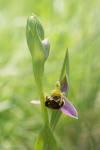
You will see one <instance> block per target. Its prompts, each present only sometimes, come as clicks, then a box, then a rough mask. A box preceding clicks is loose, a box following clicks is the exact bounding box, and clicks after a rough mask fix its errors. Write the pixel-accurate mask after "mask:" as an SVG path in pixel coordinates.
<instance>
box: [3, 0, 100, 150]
mask: <svg viewBox="0 0 100 150" xmlns="http://www.w3.org/2000/svg"><path fill="white" fill-rule="evenodd" d="M32 13H35V14H37V16H38V17H39V18H40V21H41V22H42V25H43V27H44V30H45V37H48V38H49V40H50V43H51V49H50V55H49V58H48V60H47V62H46V64H45V75H44V91H45V94H48V93H50V92H51V90H52V89H53V88H54V86H55V82H56V81H57V80H58V79H59V74H60V70H61V67H62V62H63V58H64V54H65V50H66V48H69V54H70V91H69V95H68V97H69V99H70V100H71V101H72V102H73V104H74V105H75V106H76V108H77V110H78V113H79V119H78V120H75V119H72V118H69V117H66V116H65V115H62V116H61V118H60V121H59V122H58V125H57V127H56V129H55V133H56V138H57V139H58V141H59V143H61V145H62V147H63V149H64V150H80V149H81V150H99V149H100V1H99V0H87V1H82V0H77V1H74V0H42V1H41V0H33V1H32V0H28V1H27V0H20V1H18V0H5V1H4V0H0V150H32V149H34V142H35V139H36V137H37V134H38V132H39V131H40V129H41V128H42V126H43V120H42V117H41V109H40V107H38V106H32V105H31V104H30V100H32V99H33V98H35V99H38V98H39V97H38V93H37V89H36V86H35V81H34V77H33V72H32V62H31V55H30V52H29V49H28V47H27V43H26V33H25V32H26V31H25V29H26V21H27V17H28V16H29V15H31V14H32Z"/></svg>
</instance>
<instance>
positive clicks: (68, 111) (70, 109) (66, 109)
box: [60, 97, 78, 119]
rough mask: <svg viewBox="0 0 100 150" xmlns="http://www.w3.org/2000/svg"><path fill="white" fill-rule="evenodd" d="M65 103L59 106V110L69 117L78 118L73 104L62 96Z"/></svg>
mask: <svg viewBox="0 0 100 150" xmlns="http://www.w3.org/2000/svg"><path fill="white" fill-rule="evenodd" d="M64 100H65V104H64V105H63V106H62V107H61V109H60V110H61V111H62V112H63V113H64V114H65V115H68V116H70V117H73V118H76V119H78V113H77V110H76V109H75V107H74V105H73V104H72V103H71V102H70V101H69V100H67V99H66V97H64Z"/></svg>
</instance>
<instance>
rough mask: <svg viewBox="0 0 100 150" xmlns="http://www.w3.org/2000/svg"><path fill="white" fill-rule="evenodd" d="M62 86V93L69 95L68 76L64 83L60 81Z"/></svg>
mask: <svg viewBox="0 0 100 150" xmlns="http://www.w3.org/2000/svg"><path fill="white" fill-rule="evenodd" d="M60 84H61V92H64V93H67V92H68V88H69V87H68V81H67V78H66V76H65V77H64V79H63V80H62V81H60Z"/></svg>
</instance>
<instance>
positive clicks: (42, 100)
mask: <svg viewBox="0 0 100 150" xmlns="http://www.w3.org/2000/svg"><path fill="white" fill-rule="evenodd" d="M40 101H41V109H42V114H43V119H44V122H45V124H48V125H49V119H48V111H47V109H46V107H45V105H44V104H45V97H44V94H43V92H42V93H41V94H40Z"/></svg>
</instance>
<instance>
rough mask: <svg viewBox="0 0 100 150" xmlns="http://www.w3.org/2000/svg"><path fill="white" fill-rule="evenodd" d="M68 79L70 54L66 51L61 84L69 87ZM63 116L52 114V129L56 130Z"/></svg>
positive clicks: (56, 113) (58, 113)
mask: <svg viewBox="0 0 100 150" xmlns="http://www.w3.org/2000/svg"><path fill="white" fill-rule="evenodd" d="M68 79H69V54H68V49H67V50H66V54H65V58H64V62H63V66H62V70H61V75H60V79H59V80H60V83H61V86H62V83H65V84H66V85H67V86H68V85H69V84H68V83H69V82H68ZM67 92H68V88H67V90H66V93H65V94H66V95H67ZM60 116H61V112H60V111H54V112H52V115H51V122H50V123H51V128H52V129H54V128H55V127H56V125H57V122H58V121H59V119H60Z"/></svg>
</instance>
